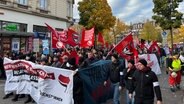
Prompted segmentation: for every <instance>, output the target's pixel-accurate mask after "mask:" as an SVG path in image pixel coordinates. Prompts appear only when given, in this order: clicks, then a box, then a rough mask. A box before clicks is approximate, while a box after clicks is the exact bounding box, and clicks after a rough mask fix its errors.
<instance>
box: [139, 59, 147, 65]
mask: <svg viewBox="0 0 184 104" xmlns="http://www.w3.org/2000/svg"><path fill="white" fill-rule="evenodd" d="M139 62H140V63H141V64H143V65H144V66H147V61H146V60H145V59H140V60H139Z"/></svg>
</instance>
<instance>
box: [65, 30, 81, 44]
mask: <svg viewBox="0 0 184 104" xmlns="http://www.w3.org/2000/svg"><path fill="white" fill-rule="evenodd" d="M67 33H68V34H67V37H68V39H67V41H66V43H67V44H69V45H71V46H73V47H74V46H76V45H78V44H79V43H78V38H79V36H78V33H77V32H75V31H73V30H71V29H68V32H67Z"/></svg>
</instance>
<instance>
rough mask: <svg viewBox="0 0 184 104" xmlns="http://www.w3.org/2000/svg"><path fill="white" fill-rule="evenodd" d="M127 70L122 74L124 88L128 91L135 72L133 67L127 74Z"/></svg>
mask: <svg viewBox="0 0 184 104" xmlns="http://www.w3.org/2000/svg"><path fill="white" fill-rule="evenodd" d="M127 70H128V68H126V69H124V70H123V74H124V82H125V87H126V89H127V90H130V86H131V85H132V84H133V81H132V79H133V74H134V72H135V70H136V68H135V67H133V68H132V69H131V70H130V71H129V72H127Z"/></svg>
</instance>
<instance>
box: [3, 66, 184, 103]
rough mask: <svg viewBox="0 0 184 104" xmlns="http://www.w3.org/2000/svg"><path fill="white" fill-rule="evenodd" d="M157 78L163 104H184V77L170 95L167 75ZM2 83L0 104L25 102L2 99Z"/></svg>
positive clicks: (122, 98)
mask: <svg viewBox="0 0 184 104" xmlns="http://www.w3.org/2000/svg"><path fill="white" fill-rule="evenodd" d="M158 78H159V82H160V86H161V90H162V98H163V104H184V81H183V80H184V76H183V77H182V83H181V90H178V91H176V92H175V93H172V92H171V91H170V88H169V86H168V81H167V79H168V75H167V74H166V73H165V71H164V70H163V71H162V75H159V76H158ZM4 83H5V81H4V80H0V96H1V100H0V104H24V101H25V100H26V98H21V99H19V101H17V102H12V101H11V99H12V98H13V96H11V97H10V98H8V99H5V100H4V99H2V98H3V96H4ZM111 102H112V101H111V100H109V101H107V103H106V104H112V103H111ZM121 103H122V104H125V95H124V91H122V94H121ZM29 104H31V103H29ZM32 104H33V103H32Z"/></svg>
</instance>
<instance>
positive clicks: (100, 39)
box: [98, 33, 105, 45]
mask: <svg viewBox="0 0 184 104" xmlns="http://www.w3.org/2000/svg"><path fill="white" fill-rule="evenodd" d="M98 42H100V43H101V44H102V45H104V44H105V41H104V38H103V36H102V33H98Z"/></svg>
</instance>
